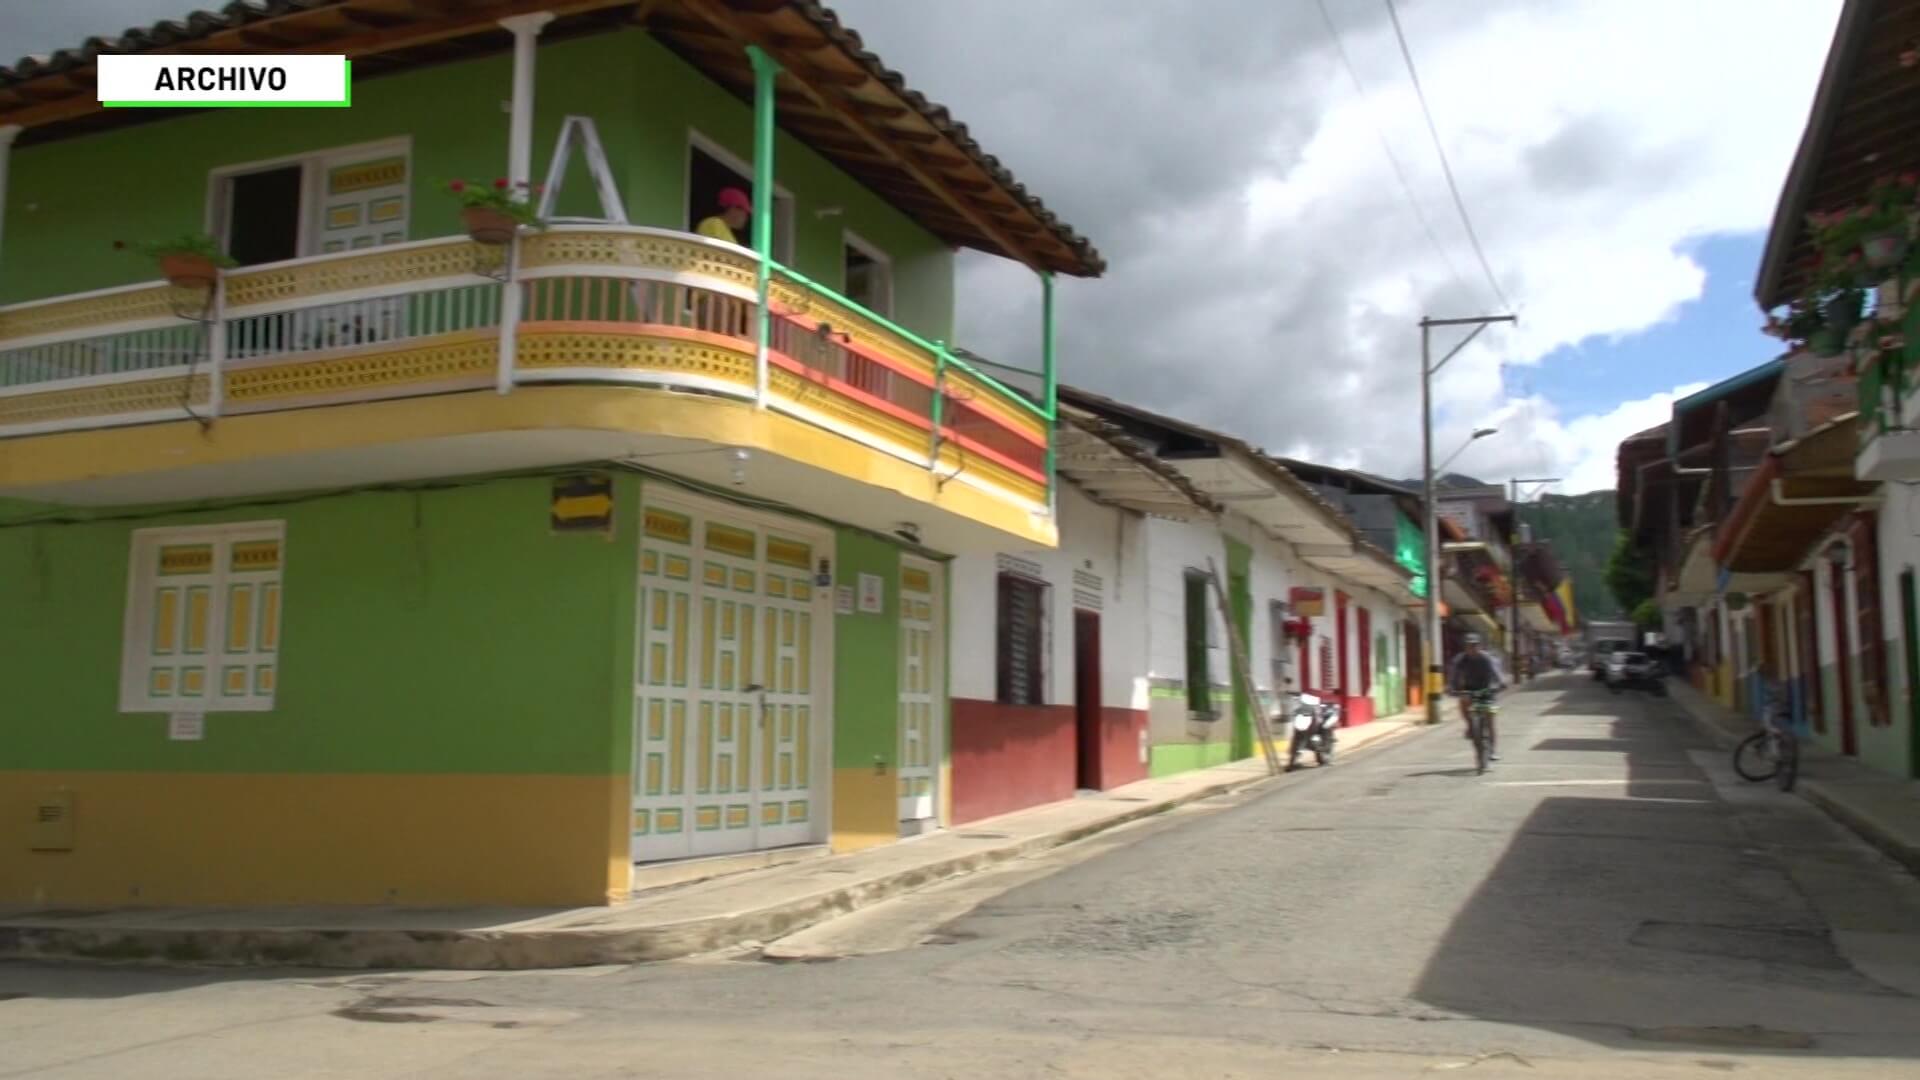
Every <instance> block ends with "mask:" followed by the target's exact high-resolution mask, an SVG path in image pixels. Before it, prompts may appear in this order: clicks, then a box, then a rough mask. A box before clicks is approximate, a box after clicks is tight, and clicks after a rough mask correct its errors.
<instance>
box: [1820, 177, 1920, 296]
mask: <svg viewBox="0 0 1920 1080" xmlns="http://www.w3.org/2000/svg"><path fill="white" fill-rule="evenodd" d="M1916 195H1920V176H1916V175H1914V174H1911V173H1908V174H1902V175H1901V176H1898V177H1891V176H1883V177H1881V178H1880V179H1879V180H1876V181H1874V184H1873V187H1872V188H1870V189H1869V190H1868V191H1867V197H1866V199H1865V200H1864V201H1862V202H1861V204H1860V205H1859V206H1855V207H1851V208H1849V209H1847V210H1842V211H1838V212H1836V213H1828V214H1812V215H1809V217H1808V222H1809V224H1811V225H1812V227H1813V240H1814V244H1815V245H1816V246H1817V247H1818V248H1819V250H1820V252H1821V254H1822V255H1824V256H1825V258H1826V262H1827V264H1828V265H1832V264H1834V263H1836V262H1838V263H1841V264H1846V266H1847V267H1848V269H1849V271H1850V273H1851V276H1852V277H1853V279H1854V284H1857V285H1877V284H1879V282H1880V281H1883V280H1885V279H1886V277H1887V276H1888V272H1890V271H1892V270H1893V269H1894V268H1895V267H1897V266H1899V264H1900V262H1901V260H1902V259H1903V258H1904V257H1905V256H1906V253H1907V244H1908V241H1909V239H1910V236H1909V233H1910V230H1911V228H1912V223H1913V217H1914V203H1915V198H1916Z"/></svg>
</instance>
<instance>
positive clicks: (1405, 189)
mask: <svg viewBox="0 0 1920 1080" xmlns="http://www.w3.org/2000/svg"><path fill="white" fill-rule="evenodd" d="M1315 3H1317V4H1319V5H1320V18H1321V20H1322V21H1324V22H1325V23H1326V24H1327V35H1328V36H1329V37H1331V38H1332V39H1333V47H1334V50H1335V51H1336V52H1338V53H1339V54H1340V64H1341V66H1342V67H1345V68H1346V69H1347V78H1349V79H1352V80H1353V88H1354V90H1355V91H1356V92H1357V93H1359V95H1360V97H1361V99H1362V100H1363V101H1364V100H1365V98H1366V96H1367V88H1366V86H1365V85H1364V84H1362V83H1361V82H1360V73H1359V72H1358V71H1357V70H1355V68H1354V66H1353V58H1352V57H1350V56H1348V55H1347V46H1346V44H1345V43H1344V42H1342V41H1341V40H1340V28H1339V27H1337V26H1335V25H1334V22H1333V15H1332V14H1331V13H1330V12H1328V11H1327V0H1315ZM1368 120H1369V122H1372V123H1373V133H1374V134H1375V135H1376V136H1378V137H1379V139H1380V149H1381V150H1382V151H1383V152H1384V153H1385V154H1386V155H1387V161H1388V162H1389V163H1390V164H1392V165H1393V175H1394V176H1395V178H1397V179H1398V180H1399V181H1400V191H1401V193H1402V194H1404V195H1405V196H1406V197H1407V205H1408V206H1409V207H1411V208H1412V209H1413V216H1414V217H1415V218H1416V219H1418V220H1419V222H1420V228H1421V229H1422V230H1423V231H1424V232H1425V233H1426V234H1427V242H1428V243H1430V244H1432V245H1433V250H1434V252H1435V253H1436V254H1438V255H1439V256H1440V258H1441V260H1442V261H1444V262H1445V263H1446V264H1447V271H1448V272H1449V273H1451V274H1452V275H1453V282H1454V284H1456V285H1458V286H1460V287H1461V288H1462V289H1466V288H1467V282H1466V278H1465V277H1463V276H1462V275H1461V273H1460V267H1459V266H1457V265H1456V264H1455V263H1454V261H1453V256H1451V255H1449V254H1447V248H1446V245H1445V244H1442V243H1441V242H1440V237H1439V235H1438V234H1436V233H1435V232H1434V231H1433V223H1432V222H1430V221H1428V220H1427V215H1426V212H1425V211H1423V210H1421V209H1420V200H1419V198H1417V197H1416V196H1415V195H1414V193H1413V185H1412V183H1410V182H1409V181H1408V180H1407V170H1406V168H1405V167H1404V166H1402V165H1401V164H1400V155H1398V154H1396V153H1394V152H1393V145H1392V144H1391V143H1389V142H1388V141H1387V133H1386V132H1385V131H1383V130H1381V128H1380V125H1379V123H1378V122H1375V121H1373V118H1372V116H1371V115H1369V116H1368ZM1469 291H1471V290H1469Z"/></svg>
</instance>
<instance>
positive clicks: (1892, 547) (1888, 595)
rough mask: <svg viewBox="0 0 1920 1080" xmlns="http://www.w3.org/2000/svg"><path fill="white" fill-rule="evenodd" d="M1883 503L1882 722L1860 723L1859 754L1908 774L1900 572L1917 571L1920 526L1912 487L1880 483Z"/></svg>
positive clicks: (1909, 726) (1910, 732)
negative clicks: (1884, 715)
mask: <svg viewBox="0 0 1920 1080" xmlns="http://www.w3.org/2000/svg"><path fill="white" fill-rule="evenodd" d="M1880 490H1881V492H1882V493H1883V494H1884V495H1885V497H1886V502H1884V503H1883V504H1881V506H1880V518H1879V533H1878V536H1877V539H1878V541H1879V545H1880V552H1879V554H1880V628H1881V633H1882V634H1883V636H1884V637H1885V639H1886V665H1885V667H1886V670H1885V673H1884V674H1885V680H1886V681H1885V688H1886V691H1885V692H1886V700H1887V719H1888V720H1889V721H1890V723H1889V724H1888V725H1887V726H1886V727H1879V728H1876V727H1871V726H1869V725H1867V724H1865V723H1862V724H1861V725H1860V727H1859V730H1860V759H1861V760H1862V761H1864V762H1866V763H1867V764H1869V765H1872V766H1873V767H1875V768H1877V769H1880V770H1881V771H1883V772H1889V773H1893V774H1894V775H1896V776H1908V775H1910V774H1911V770H1912V763H1913V758H1912V753H1913V751H1912V741H1913V739H1914V738H1915V735H1916V733H1915V731H1914V721H1913V718H1912V713H1911V712H1910V711H1909V707H1908V695H1909V693H1910V692H1911V689H1912V688H1911V687H1910V686H1909V685H1908V684H1909V681H1910V679H1909V675H1908V671H1907V645H1906V616H1905V611H1906V608H1905V607H1904V603H1905V598H1904V597H1902V596H1901V589H1900V575H1901V574H1902V573H1904V572H1906V571H1908V570H1912V571H1914V572H1915V573H1916V574H1920V536H1917V535H1915V534H1916V533H1917V532H1920V526H1916V525H1915V516H1916V513H1917V512H1920V507H1916V506H1915V505H1914V504H1915V502H1916V501H1920V500H1917V499H1916V498H1915V496H1914V493H1913V489H1912V488H1911V487H1908V486H1907V485H1905V484H1882V485H1880Z"/></svg>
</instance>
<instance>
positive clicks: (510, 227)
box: [460, 206, 520, 244]
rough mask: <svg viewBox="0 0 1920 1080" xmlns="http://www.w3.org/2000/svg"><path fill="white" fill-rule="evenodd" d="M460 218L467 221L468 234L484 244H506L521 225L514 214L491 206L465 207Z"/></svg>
mask: <svg viewBox="0 0 1920 1080" xmlns="http://www.w3.org/2000/svg"><path fill="white" fill-rule="evenodd" d="M460 220H461V221H463V222H465V223H466V226H467V235H468V236H471V237H473V238H474V239H475V240H477V241H479V242H480V243H482V244H504V243H506V242H507V241H509V240H511V239H513V233H514V230H515V229H517V228H518V227H519V225H520V223H519V222H517V221H515V220H514V219H513V215H511V214H509V213H507V212H506V211H504V210H496V209H494V208H493V207H491V206H468V207H463V208H462V209H461V211H460Z"/></svg>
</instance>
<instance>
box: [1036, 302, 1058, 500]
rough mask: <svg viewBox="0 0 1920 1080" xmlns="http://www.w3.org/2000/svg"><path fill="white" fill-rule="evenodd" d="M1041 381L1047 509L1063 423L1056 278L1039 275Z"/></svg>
mask: <svg viewBox="0 0 1920 1080" xmlns="http://www.w3.org/2000/svg"><path fill="white" fill-rule="evenodd" d="M1040 378H1041V382H1042V383H1043V384H1044V385H1045V391H1044V393H1045V400H1046V418H1047V470H1046V471H1047V508H1048V509H1049V510H1051V509H1053V508H1054V486H1055V485H1054V476H1053V465H1054V461H1053V454H1054V447H1053V443H1054V432H1053V429H1054V425H1055V424H1056V423H1058V422H1059V419H1060V380H1059V377H1058V373H1057V371H1056V369H1055V368H1054V353H1053V275H1052V274H1050V273H1047V272H1045V271H1042V272H1041V274H1040Z"/></svg>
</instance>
